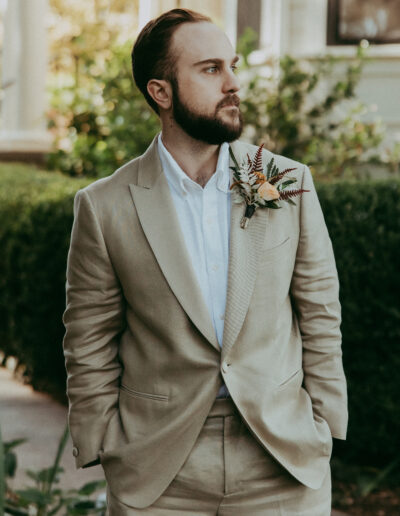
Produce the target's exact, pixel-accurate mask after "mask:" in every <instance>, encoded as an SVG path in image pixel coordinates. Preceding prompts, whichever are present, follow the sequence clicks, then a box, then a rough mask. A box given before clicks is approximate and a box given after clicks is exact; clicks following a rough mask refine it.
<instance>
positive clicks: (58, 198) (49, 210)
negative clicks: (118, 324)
mask: <svg viewBox="0 0 400 516" xmlns="http://www.w3.org/2000/svg"><path fill="white" fill-rule="evenodd" d="M87 183H88V181H84V180H76V179H72V178H67V177H65V176H59V175H56V174H54V173H51V174H49V173H46V172H38V171H36V172H32V171H31V170H29V171H27V170H26V169H25V168H21V169H20V170H18V169H16V168H15V166H13V167H11V166H10V167H4V166H3V167H1V168H0V187H1V188H0V248H1V250H2V251H1V255H0V317H1V320H2V324H1V328H0V348H1V349H2V350H3V351H5V352H6V354H11V355H16V356H18V358H19V359H20V360H21V361H22V362H24V363H25V364H26V366H27V374H28V375H29V376H30V381H31V383H32V384H33V386H34V387H35V388H37V389H48V390H51V391H53V392H58V393H59V392H64V391H65V371H64V360H63V356H62V347H61V341H62V337H63V334H64V328H63V325H62V319H61V317H62V313H63V310H64V307H65V266H66V257H67V250H68V243H69V237H70V231H71V225H72V219H73V215H72V212H73V197H74V193H75V192H76V190H78V188H81V187H82V186H84V185H85V184H87ZM318 192H319V197H320V200H321V204H322V206H323V210H324V213H325V218H326V222H327V225H328V228H329V231H330V234H331V238H332V241H333V245H334V249H335V256H336V261H337V267H338V271H339V277H340V284H341V290H340V297H341V302H342V313H343V325H342V331H343V353H344V366H345V371H346V375H347V378H348V385H349V406H350V428H349V435H348V440H347V441H346V443H340V442H338V443H337V445H336V447H335V449H336V453H337V454H339V456H341V457H342V458H344V459H345V460H347V461H351V462H357V463H363V462H365V463H367V464H370V465H376V466H379V465H383V464H387V463H388V462H390V461H391V460H392V458H393V457H394V456H395V455H396V454H397V452H398V449H399V436H400V404H399V403H398V393H399V392H400V375H399V374H398V371H399V370H400V349H399V347H400V346H399V344H400V324H399V323H400V308H399V291H400V289H399V287H400V274H399V271H398V268H397V253H398V250H399V249H400V245H399V244H400V181H398V180H397V181H394V180H393V181H369V182H366V181H365V182H358V183H353V184H351V183H334V184H324V185H319V186H318Z"/></svg>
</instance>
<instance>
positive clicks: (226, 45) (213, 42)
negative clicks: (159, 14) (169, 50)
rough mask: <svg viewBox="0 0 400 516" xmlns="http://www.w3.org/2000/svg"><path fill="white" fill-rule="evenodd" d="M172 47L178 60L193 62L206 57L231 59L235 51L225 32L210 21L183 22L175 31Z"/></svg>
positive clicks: (187, 62)
mask: <svg viewBox="0 0 400 516" xmlns="http://www.w3.org/2000/svg"><path fill="white" fill-rule="evenodd" d="M172 47H173V50H174V51H175V52H176V56H177V58H178V60H180V61H181V62H183V61H184V62H185V63H186V64H195V63H197V62H199V61H205V60H207V59H213V58H219V59H222V60H223V59H233V58H234V57H235V52H234V50H233V47H232V45H231V43H230V41H229V39H228V37H227V36H226V34H225V33H224V32H223V31H222V30H221V29H219V28H218V27H217V26H216V25H214V24H213V23H210V22H198V23H184V24H182V25H181V26H180V27H178V29H177V30H176V31H175V33H174V36H173V39H172Z"/></svg>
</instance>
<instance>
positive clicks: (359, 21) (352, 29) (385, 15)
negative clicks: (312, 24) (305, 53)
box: [327, 0, 400, 45]
mask: <svg viewBox="0 0 400 516" xmlns="http://www.w3.org/2000/svg"><path fill="white" fill-rule="evenodd" d="M362 39H367V40H368V41H369V42H370V43H378V44H382V43H400V1H399V0H363V1H362V2H360V0H329V4H328V32H327V44H328V45H357V44H358V43H359V42H360V41H361V40H362Z"/></svg>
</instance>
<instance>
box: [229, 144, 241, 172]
mask: <svg viewBox="0 0 400 516" xmlns="http://www.w3.org/2000/svg"><path fill="white" fill-rule="evenodd" d="M229 154H230V157H231V158H232V161H233V162H234V164H235V166H236V168H240V167H239V164H238V162H237V159H236V157H235V155H234V154H233V150H232V148H231V146H230V145H229Z"/></svg>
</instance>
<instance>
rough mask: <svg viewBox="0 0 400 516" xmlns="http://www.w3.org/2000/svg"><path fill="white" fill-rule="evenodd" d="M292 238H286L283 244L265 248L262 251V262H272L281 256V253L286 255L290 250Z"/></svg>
mask: <svg viewBox="0 0 400 516" xmlns="http://www.w3.org/2000/svg"><path fill="white" fill-rule="evenodd" d="M290 241H291V240H290V237H286V238H285V239H283V240H282V241H281V242H279V243H277V244H274V245H272V246H270V247H265V248H264V249H263V250H262V251H261V260H263V259H265V260H271V259H273V258H274V257H276V256H279V254H280V253H286V252H288V251H289V249H290Z"/></svg>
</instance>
